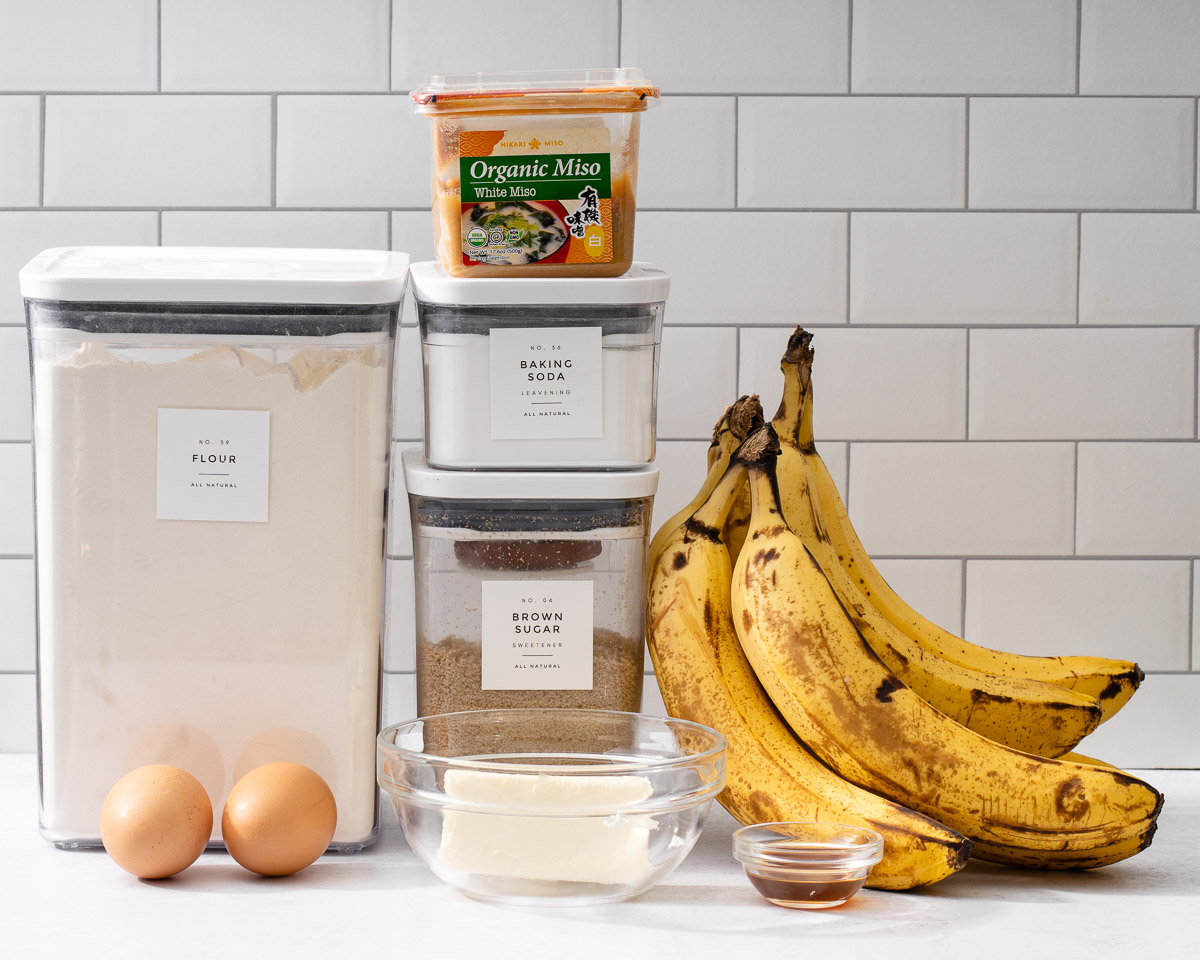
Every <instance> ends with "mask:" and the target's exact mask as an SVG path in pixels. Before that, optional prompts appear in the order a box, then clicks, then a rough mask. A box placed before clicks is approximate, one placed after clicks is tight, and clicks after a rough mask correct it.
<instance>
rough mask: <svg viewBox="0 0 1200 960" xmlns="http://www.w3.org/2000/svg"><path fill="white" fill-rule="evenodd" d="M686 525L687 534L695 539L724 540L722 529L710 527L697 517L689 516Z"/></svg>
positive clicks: (711, 541)
mask: <svg viewBox="0 0 1200 960" xmlns="http://www.w3.org/2000/svg"><path fill="white" fill-rule="evenodd" d="M684 527H685V528H686V529H687V535H688V536H690V537H692V538H693V539H699V540H708V541H709V542H710V543H722V542H723V541H722V540H721V531H720V530H718V529H716V528H715V527H710V526H709V525H708V524H706V523H701V522H700V521H699V520H697V519H696V518H695V517H689V518H688V519H687V520H686V521H684Z"/></svg>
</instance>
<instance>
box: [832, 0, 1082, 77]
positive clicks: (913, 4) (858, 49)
mask: <svg viewBox="0 0 1200 960" xmlns="http://www.w3.org/2000/svg"><path fill="white" fill-rule="evenodd" d="M852 59H853V62H854V68H853V75H852V78H851V89H852V90H853V91H854V92H855V93H1074V91H1075V0H1006V2H1004V3H996V2H995V0H856V2H855V4H854V49H853V57H852Z"/></svg>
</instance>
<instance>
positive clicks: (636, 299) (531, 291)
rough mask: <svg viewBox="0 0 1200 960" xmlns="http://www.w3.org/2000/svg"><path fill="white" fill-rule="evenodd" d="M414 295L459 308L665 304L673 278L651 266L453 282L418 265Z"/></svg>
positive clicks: (432, 263) (434, 266) (431, 266)
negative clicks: (609, 273)
mask: <svg viewBox="0 0 1200 960" xmlns="http://www.w3.org/2000/svg"><path fill="white" fill-rule="evenodd" d="M410 272H411V273H412V281H413V293H414V294H415V295H416V298H417V299H418V300H420V301H421V302H422V303H444V304H454V305H460V306H499V305H520V304H531V303H536V304H547V303H567V304H588V303H613V304H619V303H663V302H664V301H665V300H666V299H667V294H668V293H669V292H670V290H671V278H670V277H668V276H667V275H666V273H664V272H663V271H662V270H660V269H659V268H658V267H656V266H653V265H652V264H649V263H635V264H633V266H631V267H630V268H629V269H628V270H627V271H626V272H625V273H623V274H621V276H619V277H452V276H450V275H449V274H448V273H446V271H445V270H444V269H442V265H441V264H440V263H438V262H437V261H436V260H425V261H422V262H421V263H414V264H413V265H412V268H411V271H410Z"/></svg>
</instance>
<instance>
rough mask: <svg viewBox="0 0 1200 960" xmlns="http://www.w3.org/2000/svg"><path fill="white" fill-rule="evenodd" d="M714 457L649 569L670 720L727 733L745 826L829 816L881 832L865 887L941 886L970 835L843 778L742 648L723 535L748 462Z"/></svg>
mask: <svg viewBox="0 0 1200 960" xmlns="http://www.w3.org/2000/svg"><path fill="white" fill-rule="evenodd" d="M727 461H728V455H725V456H724V457H718V458H717V460H716V461H715V463H714V466H713V467H712V469H711V470H710V471H709V476H708V479H707V480H706V483H705V486H706V487H711V488H712V491H711V493H710V495H709V496H708V497H707V498H706V500H705V501H704V502H703V503H702V504H701V505H700V507H699V509H697V510H696V511H695V512H694V513H693V514H691V516H690V517H688V518H686V519H685V520H684V521H683V522H681V523H679V524H677V525H676V527H675V529H674V530H673V531H671V532H670V534H669V535H668V536H667V537H665V538H664V541H663V549H662V550H661V551H660V553H659V555H658V559H657V561H656V563H655V564H654V566H653V567H652V568H651V571H650V589H649V608H648V616H647V631H646V636H647V642H648V645H649V648H650V656H651V658H652V659H653V661H654V670H655V676H656V677H657V679H658V685H659V689H660V690H661V691H662V695H663V701H664V703H666V706H667V710H668V711H669V712H670V713H671V715H672V716H676V717H682V718H684V719H686V720H694V721H697V722H699V723H704V724H707V725H709V726H711V727H714V728H715V729H717V730H719V731H720V732H721V733H722V734H724V735H725V739H726V742H727V748H726V754H725V771H726V773H725V789H724V791H723V792H722V793H721V795H720V796H719V797H718V800H719V801H720V802H721V803H722V805H724V807H725V809H727V810H728V811H729V812H730V813H731V814H732V815H733V816H734V817H735V818H736V819H737V820H739V821H740V822H741V823H766V822H774V821H790V820H801V821H825V822H833V823H848V824H852V825H855V826H862V827H867V828H869V829H872V830H876V831H878V832H879V833H880V834H881V835H882V836H883V838H884V854H883V860H882V862H881V863H879V864H878V865H877V866H876V867H875V869H874V870H873V871H872V872H871V875H870V877H869V878H868V879H867V885H868V886H870V887H875V888H878V889H885V890H905V889H909V888H911V887H917V886H924V885H927V884H930V883H935V882H936V881H938V880H941V879H943V878H944V877H947V876H949V875H950V874H951V873H953V872H954V871H955V870H957V869H959V868H960V867H961V866H962V865H963V864H964V863H965V862H966V860H967V856H968V854H969V851H970V847H971V842H970V841H969V840H967V839H966V838H965V837H963V836H962V835H961V834H959V833H957V832H955V831H953V830H950V829H949V828H947V827H945V826H943V825H942V824H940V823H937V822H936V821H934V820H931V819H930V818H928V817H926V816H923V815H922V814H919V813H916V812H914V811H912V810H908V809H906V808H905V807H902V806H900V805H899V804H896V803H893V802H891V801H890V800H885V799H883V798H882V797H878V796H876V795H875V794H873V793H869V792H867V791H866V790H862V789H860V788H858V787H856V786H854V785H853V784H851V783H848V782H846V781H845V780H843V779H842V778H841V777H839V776H838V775H837V774H835V773H834V772H833V771H832V770H830V769H829V768H828V767H826V766H825V765H824V764H823V763H821V761H820V760H818V759H817V758H816V757H815V756H814V755H813V754H812V753H811V752H810V751H809V750H808V749H807V748H805V747H804V745H803V744H802V743H801V742H800V741H799V740H798V739H797V738H796V737H795V735H794V734H793V733H792V732H791V730H789V729H788V727H787V725H786V724H785V723H784V722H783V720H782V719H781V718H780V716H779V714H778V713H777V712H776V711H775V708H774V707H773V706H772V705H771V701H770V700H769V699H768V698H767V695H766V694H765V693H764V692H763V689H762V687H761V686H760V685H759V683H758V680H757V679H756V678H755V676H754V671H753V670H752V669H751V668H750V664H749V663H748V662H747V661H746V657H745V655H744V654H743V653H742V649H741V647H740V646H739V644H738V640H737V635H736V634H735V632H734V627H733V621H732V619H731V615H730V607H729V595H730V577H731V567H730V562H729V552H728V551H727V550H726V548H725V545H724V544H723V543H721V541H720V539H719V538H718V537H717V535H716V531H717V530H719V529H720V527H721V522H722V520H723V519H724V515H725V514H726V513H727V512H728V510H729V508H730V505H731V503H732V501H733V498H734V494H735V492H736V491H737V490H738V489H739V488H744V487H745V468H744V467H742V466H740V465H738V464H735V465H733V466H732V467H728V466H727Z"/></svg>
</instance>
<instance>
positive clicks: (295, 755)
mask: <svg viewBox="0 0 1200 960" xmlns="http://www.w3.org/2000/svg"><path fill="white" fill-rule="evenodd" d="M253 350H254V352H251V351H250V350H249V349H239V348H235V347H231V346H217V347H210V348H204V347H192V348H188V349H176V348H170V349H169V350H168V349H167V348H163V347H154V348H137V349H134V348H129V347H120V346H117V345H113V346H111V347H106V346H102V345H98V344H95V343H89V344H85V345H83V346H80V347H78V348H77V349H74V350H73V351H71V350H70V347H69V345H68V344H65V343H63V342H61V341H57V342H35V364H36V366H37V374H36V383H37V404H38V418H37V423H38V425H37V428H36V437H35V442H36V456H37V460H36V469H37V497H38V518H39V519H38V529H37V541H38V590H39V594H40V596H39V621H40V622H39V636H40V643H39V671H40V678H39V691H40V711H41V736H42V758H43V760H42V762H43V770H42V821H43V824H42V825H43V830H44V832H45V834H46V835H47V836H48V837H49V838H50V839H54V840H60V841H70V842H75V841H80V840H84V841H86V840H94V839H95V838H97V837H99V815H100V807H101V805H102V803H103V801H104V797H105V795H106V794H107V792H108V790H109V788H110V787H111V786H112V785H113V783H115V782H116V780H117V779H118V778H119V777H120V776H122V775H123V774H124V773H125V772H126V771H128V770H129V769H132V768H133V767H136V766H139V765H141V764H144V763H153V762H164V763H173V764H176V765H178V766H181V767H183V768H184V769H186V770H189V771H190V772H192V773H193V774H194V775H196V776H197V777H198V778H199V779H200V781H201V782H202V783H203V784H204V786H205V787H206V789H207V790H208V792H209V794H210V797H211V799H212V801H213V805H214V809H215V810H217V811H218V815H217V816H216V817H215V818H214V820H215V824H214V836H213V839H214V840H218V839H219V829H220V815H219V811H220V809H221V806H222V805H223V803H224V799H225V795H226V793H227V792H228V790H229V788H230V787H231V786H232V785H233V783H234V782H236V780H237V779H238V778H239V777H240V776H241V775H242V774H243V773H245V772H247V771H248V770H250V769H252V768H253V767H254V766H256V765H258V764H260V763H264V762H267V761H270V760H277V759H288V760H294V761H297V762H300V763H304V764H306V765H308V766H310V767H312V768H313V769H314V770H316V771H317V772H318V773H319V774H321V776H323V777H324V778H325V779H326V780H327V781H328V783H329V785H330V787H331V788H332V789H333V792H334V796H335V798H336V801H337V808H338V824H337V832H336V833H335V834H334V843H335V844H354V843H356V842H358V841H362V840H364V839H368V838H369V837H370V836H371V834H372V831H373V826H374V821H375V810H376V804H375V773H374V767H375V744H374V735H375V732H376V729H377V721H378V713H379V707H378V691H379V670H380V647H379V644H380V633H381V619H382V599H381V597H382V583H383V537H384V507H385V495H386V480H387V466H386V465H387V449H388V436H387V433H388V430H387V407H388V389H389V378H390V365H389V363H388V362H387V360H388V348H387V346H386V345H385V344H380V345H372V346H354V347H345V346H329V347H325V346H322V347H319V348H312V347H306V348H303V349H297V348H295V347H294V346H290V345H289V346H287V347H269V348H261V349H260V348H259V347H257V346H256V347H254V348H253ZM68 351H70V352H68ZM161 408H173V409H191V410H251V411H268V412H269V415H270V418H269V419H270V439H269V450H270V453H269V460H270V470H269V491H268V499H267V504H268V514H267V519H266V521H265V522H223V521H206V520H162V519H158V518H157V517H156V474H157V467H158V461H157V442H158V435H157V429H158V419H159V413H158V412H159V410H160V409H161Z"/></svg>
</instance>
